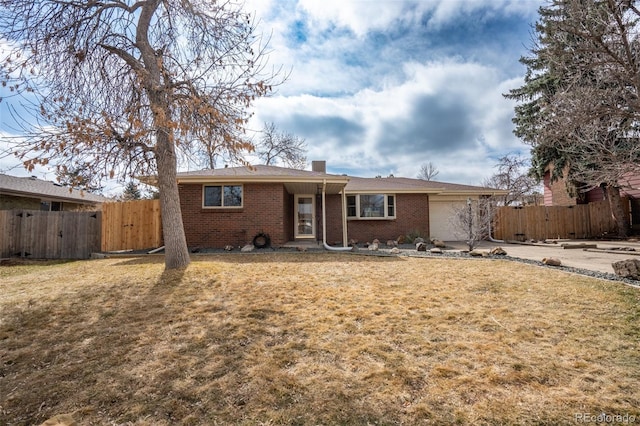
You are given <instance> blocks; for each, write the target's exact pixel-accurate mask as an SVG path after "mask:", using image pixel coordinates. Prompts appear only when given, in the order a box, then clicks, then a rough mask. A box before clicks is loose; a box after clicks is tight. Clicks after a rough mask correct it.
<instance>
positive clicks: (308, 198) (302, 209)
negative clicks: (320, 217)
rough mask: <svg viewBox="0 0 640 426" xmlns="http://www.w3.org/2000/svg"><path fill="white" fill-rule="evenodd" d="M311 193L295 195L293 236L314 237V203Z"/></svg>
mask: <svg viewBox="0 0 640 426" xmlns="http://www.w3.org/2000/svg"><path fill="white" fill-rule="evenodd" d="M315 200H316V199H315V197H314V196H313V195H296V196H295V205H296V206H295V227H296V228H295V237H296V238H315V236H316V215H315V213H316V203H315Z"/></svg>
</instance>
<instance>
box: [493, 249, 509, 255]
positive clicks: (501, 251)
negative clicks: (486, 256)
mask: <svg viewBox="0 0 640 426" xmlns="http://www.w3.org/2000/svg"><path fill="white" fill-rule="evenodd" d="M490 253H491V254H492V255H494V256H506V255H507V252H506V251H505V250H504V249H503V248H502V247H495V248H494V249H493V250H491V251H490Z"/></svg>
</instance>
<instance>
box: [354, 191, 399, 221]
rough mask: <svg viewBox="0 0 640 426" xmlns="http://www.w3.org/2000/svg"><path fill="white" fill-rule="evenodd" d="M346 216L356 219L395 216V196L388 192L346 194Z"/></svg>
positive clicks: (389, 217)
mask: <svg viewBox="0 0 640 426" xmlns="http://www.w3.org/2000/svg"><path fill="white" fill-rule="evenodd" d="M347 217H349V218H358V219H392V218H395V217H396V204H395V196H394V195H388V194H359V195H347Z"/></svg>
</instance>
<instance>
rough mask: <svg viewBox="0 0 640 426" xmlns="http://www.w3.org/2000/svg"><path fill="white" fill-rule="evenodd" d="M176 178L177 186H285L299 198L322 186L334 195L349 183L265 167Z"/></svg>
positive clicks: (343, 179)
mask: <svg viewBox="0 0 640 426" xmlns="http://www.w3.org/2000/svg"><path fill="white" fill-rule="evenodd" d="M177 178H178V183H208V182H225V183H247V182H265V183H267V182H268V183H284V185H285V187H286V188H287V191H289V192H291V193H298V194H315V193H317V192H319V191H321V190H322V186H323V185H324V186H325V191H326V193H327V194H337V193H339V192H340V191H342V188H344V187H345V185H346V184H347V183H348V182H349V178H348V177H347V176H344V175H332V174H328V173H323V172H310V171H308V170H296V169H288V168H285V167H277V166H264V165H259V166H241V167H225V168H223V169H205V170H199V171H195V172H182V173H178V175H177Z"/></svg>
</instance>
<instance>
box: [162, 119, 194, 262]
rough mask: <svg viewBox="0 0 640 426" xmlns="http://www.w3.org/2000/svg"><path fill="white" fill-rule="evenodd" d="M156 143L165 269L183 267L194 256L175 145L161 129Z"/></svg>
mask: <svg viewBox="0 0 640 426" xmlns="http://www.w3.org/2000/svg"><path fill="white" fill-rule="evenodd" d="M156 143H157V144H156V160H157V162H158V189H159V190H160V211H161V213H162V235H163V237H164V246H165V248H164V253H165V258H164V265H165V269H182V268H186V267H187V266H188V265H189V262H190V261H191V259H190V257H189V248H188V247H187V239H186V237H185V235H184V225H183V223H182V211H181V209H180V193H179V191H178V180H177V176H176V174H177V162H176V154H175V148H174V146H173V143H172V142H171V138H170V137H169V134H168V133H167V131H166V130H165V131H158V133H157V141H156Z"/></svg>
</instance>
